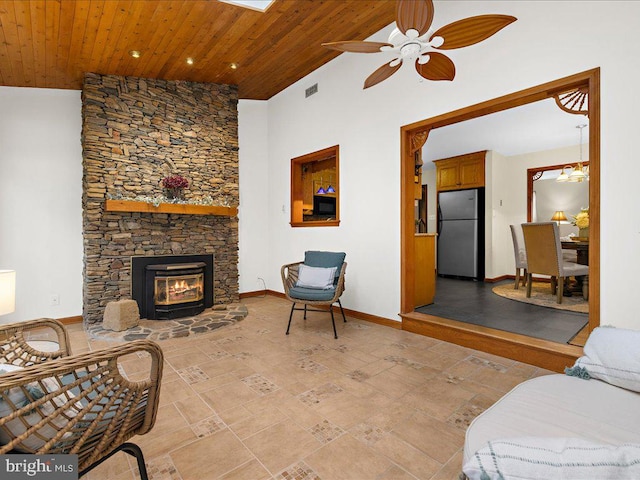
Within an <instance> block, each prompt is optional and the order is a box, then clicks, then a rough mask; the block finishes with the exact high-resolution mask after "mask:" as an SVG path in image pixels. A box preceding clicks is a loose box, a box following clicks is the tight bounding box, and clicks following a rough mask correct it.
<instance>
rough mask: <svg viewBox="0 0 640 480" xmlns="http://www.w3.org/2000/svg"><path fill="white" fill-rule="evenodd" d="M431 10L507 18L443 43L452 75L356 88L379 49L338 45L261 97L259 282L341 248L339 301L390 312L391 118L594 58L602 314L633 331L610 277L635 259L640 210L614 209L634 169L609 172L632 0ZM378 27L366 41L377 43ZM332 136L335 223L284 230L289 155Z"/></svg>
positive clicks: (629, 161)
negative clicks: (265, 254)
mask: <svg viewBox="0 0 640 480" xmlns="http://www.w3.org/2000/svg"><path fill="white" fill-rule="evenodd" d="M435 8H436V15H435V19H434V25H435V26H436V27H439V26H442V25H445V24H447V23H449V22H452V21H455V20H458V19H461V18H464V17H467V16H470V15H479V14H484V13H503V14H510V15H514V16H515V17H517V18H518V21H517V22H515V23H514V24H512V25H510V26H508V27H507V28H506V29H504V30H503V31H501V32H499V33H498V34H496V35H495V36H493V37H491V38H490V39H488V40H486V41H484V42H482V43H479V44H477V45H474V46H471V47H467V48H463V49H459V50H454V51H447V52H446V53H447V54H448V55H449V56H450V57H451V58H452V59H453V60H454V62H455V64H456V70H457V74H456V78H455V80H454V81H453V82H429V81H422V80H421V79H420V78H419V77H418V76H417V74H416V73H415V71H414V70H413V68H412V65H405V66H403V68H401V69H400V70H399V71H398V72H397V73H396V74H395V75H394V76H393V77H391V78H390V79H388V80H386V81H384V82H382V83H381V84H379V85H376V86H374V87H372V88H370V89H368V90H364V91H363V90H362V84H363V82H364V80H365V78H366V77H367V76H368V75H369V74H370V73H371V72H373V71H374V70H375V69H376V68H377V67H379V66H380V65H382V64H383V63H384V62H386V61H388V60H389V59H390V57H388V56H387V55H386V54H375V55H359V54H343V55H341V56H339V57H338V58H337V59H335V60H334V61H333V62H331V63H330V64H327V65H325V66H324V67H322V68H320V69H318V70H317V71H315V72H313V73H312V74H310V75H309V76H307V77H306V78H304V79H302V80H301V81H300V82H298V83H296V84H294V85H293V86H291V87H290V88H288V89H287V90H285V91H283V92H281V93H280V94H278V95H277V96H275V97H273V98H272V99H271V100H270V101H269V176H270V186H271V190H270V196H269V223H270V238H271V246H270V260H269V262H270V269H269V270H270V276H271V277H270V278H271V279H272V280H274V279H275V278H276V276H277V272H278V269H279V266H280V265H281V264H282V263H284V262H286V261H292V260H296V259H298V258H300V257H301V255H302V252H303V251H304V250H305V249H308V248H324V249H331V250H344V251H346V252H347V260H348V261H349V270H348V274H347V291H346V292H345V295H344V301H343V304H344V305H345V306H346V307H348V308H352V309H355V310H359V311H362V312H367V313H371V314H375V315H380V316H383V317H387V318H394V319H396V318H397V316H396V314H397V312H398V310H399V305H400V289H399V276H400V249H399V239H400V215H399V214H400V207H399V204H400V178H399V175H400V173H399V172H400V168H399V163H400V151H399V150H400V135H399V130H400V127H401V126H402V125H405V124H409V123H412V122H415V121H418V120H421V119H425V118H430V117H433V116H436V115H439V114H442V113H445V112H449V111H451V110H455V109H458V108H462V107H465V106H468V105H472V104H475V103H478V102H481V101H484V100H488V99H491V98H495V97H497V96H500V95H504V94H507V93H511V92H514V91H518V90H521V89H524V88H528V87H531V86H534V85H539V84H541V83H544V82H548V81H551V80H554V79H557V78H560V77H564V76H568V75H571V74H574V73H577V72H581V71H584V70H588V69H591V68H595V67H601V104H602V128H601V138H602V145H601V156H602V164H603V168H602V172H601V180H602V188H601V207H602V222H601V227H602V239H601V250H602V251H601V259H602V266H601V293H602V298H601V308H602V323H603V324H607V323H611V324H615V325H619V326H628V327H635V328H640V319H637V316H635V315H630V314H629V312H632V311H634V305H633V300H632V298H633V296H632V295H630V293H631V292H629V291H627V290H628V289H629V288H631V285H632V282H624V281H622V282H621V279H623V278H625V277H627V276H629V272H633V271H636V270H638V267H640V256H636V257H633V256H630V255H629V254H628V252H632V251H634V250H635V246H636V245H637V244H638V240H639V239H640V231H639V229H638V225H640V210H639V209H637V208H621V206H624V205H636V204H638V200H639V198H638V197H640V192H639V191H638V190H637V188H636V185H635V183H636V180H635V179H634V178H633V177H632V176H627V177H626V178H625V177H622V176H620V175H618V174H617V173H618V172H620V171H621V170H622V169H623V168H624V167H627V166H629V167H632V168H633V167H634V158H635V152H634V150H635V149H634V148H633V146H634V143H635V142H633V135H632V133H631V128H632V125H634V122H633V120H634V119H635V117H636V115H635V112H636V111H637V110H638V103H640V102H639V100H638V97H637V95H635V93H634V92H635V83H636V81H635V77H636V76H637V75H638V74H640V64H638V62H633V61H631V59H633V58H638V54H639V53H640V52H639V50H640V30H638V29H637V28H636V22H637V18H640V3H638V2H627V1H620V2H615V1H606V2H598V1H586V2H562V1H557V2H537V1H517V2H515V1H510V2H506V1H496V2H473V1H468V2H456V1H449V2H442V1H440V2H436V4H435ZM568 18H570V19H571V21H570V22H569V21H567V19H568ZM390 30H391V27H388V28H386V29H384V30H383V31H381V32H379V33H378V34H376V35H374V36H373V37H372V38H371V40H379V41H386V37H387V34H388V33H389V31H390ZM603 39H606V41H603ZM315 82H318V83H319V91H318V94H316V95H314V96H312V97H310V98H309V99H305V97H304V89H305V88H306V87H308V86H310V85H312V84H313V83H315ZM335 144H339V145H340V151H341V158H340V171H341V179H340V185H341V187H342V191H341V212H342V223H341V225H340V227H337V228H322V229H319V228H304V229H300V228H299V229H294V228H291V227H290V226H289V225H288V215H283V214H282V213H281V211H280V207H281V205H288V203H289V188H288V182H289V160H290V159H291V158H292V157H295V156H298V155H302V154H305V153H309V152H312V151H315V150H318V149H320V148H324V147H328V146H331V145H335ZM524 181H525V179H524V178H523V182H524ZM523 201H526V199H525V200H523ZM509 221H511V220H509ZM614 245H615V248H614ZM505 248H507V247H506V246H505ZM272 284H275V282H272ZM625 285H629V286H628V287H625Z"/></svg>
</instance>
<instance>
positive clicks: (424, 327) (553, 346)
mask: <svg viewBox="0 0 640 480" xmlns="http://www.w3.org/2000/svg"><path fill="white" fill-rule="evenodd" d="M400 316H401V317H402V329H403V330H407V331H408V332H412V333H418V334H420V335H425V336H428V337H432V338H437V339H438V340H444V341H445V342H449V343H455V344H456V345H460V346H462V347H468V348H472V349H474V350H480V351H482V352H487V353H491V354H493V355H499V356H501V357H505V358H510V359H511V360H516V361H518V362H522V363H527V364H529V365H535V366H537V367H541V368H546V369H547V370H552V371H554V372H563V371H564V368H565V367H568V366H572V365H573V364H574V363H575V361H576V359H577V358H578V357H580V356H581V355H582V348H581V347H577V346H575V345H565V344H559V343H554V342H549V341H546V340H540V339H537V338H531V337H526V336H524V335H518V334H516V333H510V332H503V331H501V330H494V329H490V328H487V327H481V326H478V325H472V324H468V323H464V322H458V321H456V320H449V319H446V318H440V317H435V316H433V315H425V314H422V313H417V312H411V313H407V314H401V315H400Z"/></svg>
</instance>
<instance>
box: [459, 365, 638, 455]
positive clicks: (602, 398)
mask: <svg viewBox="0 0 640 480" xmlns="http://www.w3.org/2000/svg"><path fill="white" fill-rule="evenodd" d="M638 425H640V393H636V392H632V391H630V390H625V389H624V388H619V387H615V386H613V385H609V384H608V383H605V382H602V381H600V380H590V381H586V380H583V379H581V378H576V377H569V376H567V375H562V374H554V375H545V376H542V377H536V378H533V379H531V380H527V381H525V382H522V383H520V384H519V385H517V386H516V387H514V388H513V390H511V391H510V392H509V393H507V394H506V395H505V396H503V397H502V398H501V399H500V400H498V401H497V402H496V403H495V404H493V405H492V406H491V407H489V408H488V409H487V410H485V411H484V412H482V414H480V415H478V416H477V417H476V418H475V419H474V420H473V422H471V425H470V426H469V428H468V429H467V433H466V435H465V443H464V459H463V463H466V462H468V461H469V459H470V458H471V457H472V455H473V454H474V452H476V451H477V450H479V449H481V448H482V447H484V446H485V445H486V444H487V442H488V441H489V440H495V439H499V438H511V437H522V436H536V437H547V438H548V437H556V438H562V437H576V438H583V439H585V440H589V441H592V442H595V443H604V444H610V445H622V444H624V443H640V430H639V429H638Z"/></svg>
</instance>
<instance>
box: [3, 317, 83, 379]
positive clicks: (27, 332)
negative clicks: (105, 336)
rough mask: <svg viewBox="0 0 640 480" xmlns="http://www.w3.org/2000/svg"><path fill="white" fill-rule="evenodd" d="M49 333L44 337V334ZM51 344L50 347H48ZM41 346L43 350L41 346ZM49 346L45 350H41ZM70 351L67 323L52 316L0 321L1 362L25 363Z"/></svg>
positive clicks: (48, 358)
mask: <svg viewBox="0 0 640 480" xmlns="http://www.w3.org/2000/svg"><path fill="white" fill-rule="evenodd" d="M51 333H53V334H54V335H55V339H53V340H51V339H50V335H47V336H46V340H41V339H40V336H41V335H42V334H51ZM45 344H48V345H47V346H50V348H46V347H45ZM38 348H40V350H39V349H38ZM42 350H46V351H42ZM68 355H71V346H70V344H69V335H68V334H67V331H66V330H65V328H64V326H63V325H62V324H61V323H60V322H58V321H56V320H52V319H50V318H40V319H37V320H29V321H27V322H20V323H13V324H6V325H0V363H5V364H7V363H8V364H12V365H18V366H21V367H26V366H28V365H34V364H38V363H43V362H47V361H49V360H53V359H55V358H60V357H66V356H68Z"/></svg>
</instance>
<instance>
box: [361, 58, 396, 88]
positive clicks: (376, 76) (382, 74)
mask: <svg viewBox="0 0 640 480" xmlns="http://www.w3.org/2000/svg"><path fill="white" fill-rule="evenodd" d="M401 66H402V62H398V64H397V65H395V66H393V67H392V66H391V65H389V64H388V63H385V64H384V65H383V66H381V67H380V68H379V69H377V70H376V71H375V72H373V73H372V74H371V75H369V77H367V79H366V80H365V81H364V88H363V90H364V89H365V88H369V87H373V86H374V85H375V84H377V83H380V82H381V81H383V80H386V79H387V78H389V77H390V76H391V75H393V74H394V73H396V71H398V69H399V68H400V67H401Z"/></svg>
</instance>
